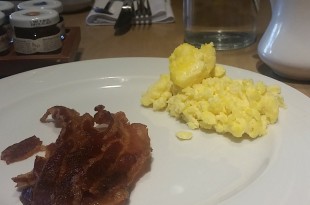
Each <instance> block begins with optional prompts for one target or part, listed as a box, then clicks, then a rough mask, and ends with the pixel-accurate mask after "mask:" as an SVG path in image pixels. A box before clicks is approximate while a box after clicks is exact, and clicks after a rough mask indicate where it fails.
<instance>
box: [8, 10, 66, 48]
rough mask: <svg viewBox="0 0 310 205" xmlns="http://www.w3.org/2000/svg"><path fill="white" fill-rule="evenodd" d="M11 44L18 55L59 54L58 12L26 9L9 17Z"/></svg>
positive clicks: (60, 42) (60, 43) (60, 44)
mask: <svg viewBox="0 0 310 205" xmlns="http://www.w3.org/2000/svg"><path fill="white" fill-rule="evenodd" d="M10 22H11V25H12V27H13V43H14V48H15V51H16V52H17V53H19V54H47V53H59V52H60V51H61V48H62V41H61V38H60V29H59V27H58V26H57V23H58V22H59V15H58V12H57V11H55V10H49V9H26V10H21V11H16V12H14V13H12V14H11V15H10Z"/></svg>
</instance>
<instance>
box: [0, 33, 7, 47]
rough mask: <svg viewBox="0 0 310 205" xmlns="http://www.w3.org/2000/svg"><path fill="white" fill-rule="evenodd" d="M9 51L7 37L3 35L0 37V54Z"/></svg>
mask: <svg viewBox="0 0 310 205" xmlns="http://www.w3.org/2000/svg"><path fill="white" fill-rule="evenodd" d="M7 49H9V38H8V35H7V34H6V33H5V34H3V35H0V52H2V51H6V50H7Z"/></svg>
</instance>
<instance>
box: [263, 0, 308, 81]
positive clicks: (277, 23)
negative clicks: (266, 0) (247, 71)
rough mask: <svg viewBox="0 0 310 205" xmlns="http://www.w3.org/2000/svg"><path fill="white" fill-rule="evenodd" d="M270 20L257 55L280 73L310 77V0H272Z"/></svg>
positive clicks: (289, 75) (294, 77)
mask: <svg viewBox="0 0 310 205" xmlns="http://www.w3.org/2000/svg"><path fill="white" fill-rule="evenodd" d="M270 2H271V9H272V18H271V21H270V23H269V25H268V27H267V29H266V31H265V33H264V35H263V37H262V39H261V40H260V42H259V45H258V55H259V56H260V58H261V59H262V61H263V62H265V63H266V64H267V65H268V66H269V67H270V68H271V69H272V70H273V71H274V72H275V73H277V74H278V75H280V76H283V77H286V78H290V79H296V80H310V0H270Z"/></svg>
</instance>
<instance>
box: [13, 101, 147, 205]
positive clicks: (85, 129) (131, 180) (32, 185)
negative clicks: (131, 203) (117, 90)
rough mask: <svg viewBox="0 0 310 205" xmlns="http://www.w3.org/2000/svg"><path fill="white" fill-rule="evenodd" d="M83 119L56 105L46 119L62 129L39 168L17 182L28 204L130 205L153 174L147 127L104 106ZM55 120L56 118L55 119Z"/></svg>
mask: <svg viewBox="0 0 310 205" xmlns="http://www.w3.org/2000/svg"><path fill="white" fill-rule="evenodd" d="M95 111H96V114H95V115H94V117H93V116H91V115H90V114H88V113H85V114H83V115H80V114H79V113H78V112H76V111H75V110H73V109H69V108H66V107H63V106H54V107H51V108H49V109H48V110H47V112H46V113H45V114H44V115H43V116H42V118H41V119H40V120H41V122H44V123H46V122H54V123H55V126H56V127H61V132H60V134H59V136H58V138H57V140H56V142H55V143H52V144H50V145H48V146H45V147H44V148H45V151H46V155H45V157H37V158H36V161H35V164H34V169H33V170H32V171H31V172H29V173H26V174H22V175H19V176H17V177H14V178H13V180H14V181H15V182H16V183H17V186H18V187H19V188H21V189H22V195H21V201H22V203H23V204H24V205H28V204H29V205H30V204H31V205H52V204H55V205H63V204H66V205H75V204H80V205H100V204H102V205H103V204H104V205H124V204H126V203H127V202H128V199H129V196H130V192H131V191H132V189H133V187H134V185H135V183H136V182H137V181H138V180H139V178H140V177H141V176H142V175H143V174H144V173H146V172H147V171H148V170H149V169H150V163H151V151H152V149H151V146H150V138H149V136H148V131H147V127H146V126H145V125H143V124H140V123H132V124H131V123H130V122H129V121H128V119H127V118H126V115H125V113H123V112H118V113H115V114H112V113H110V112H108V111H106V110H105V108H104V106H103V105H98V106H96V107H95ZM49 117H51V118H49Z"/></svg>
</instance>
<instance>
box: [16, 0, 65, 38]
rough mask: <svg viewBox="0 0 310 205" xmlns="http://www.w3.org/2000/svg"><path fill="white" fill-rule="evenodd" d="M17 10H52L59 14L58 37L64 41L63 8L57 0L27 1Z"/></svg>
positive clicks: (20, 4) (18, 6) (19, 5)
mask: <svg viewBox="0 0 310 205" xmlns="http://www.w3.org/2000/svg"><path fill="white" fill-rule="evenodd" d="M17 8H18V10H25V9H34V8H40V9H52V10H55V11H57V12H58V14H59V22H58V27H59V28H60V37H61V39H62V40H63V39H65V35H66V29H65V23H64V18H63V17H62V15H61V14H62V12H63V6H62V3H61V2H60V1H57V0H29V1H24V2H21V3H19V4H18V5H17Z"/></svg>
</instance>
